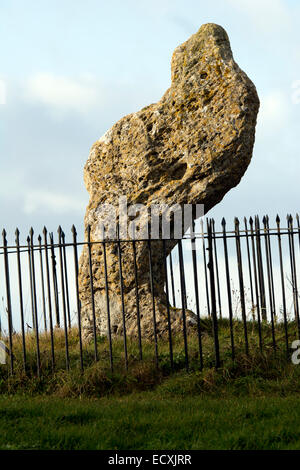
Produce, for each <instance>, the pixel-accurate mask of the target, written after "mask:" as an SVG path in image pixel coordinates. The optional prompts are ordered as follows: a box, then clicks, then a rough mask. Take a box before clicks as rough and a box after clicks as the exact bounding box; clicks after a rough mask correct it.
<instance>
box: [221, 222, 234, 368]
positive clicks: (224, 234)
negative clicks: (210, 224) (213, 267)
mask: <svg viewBox="0 0 300 470" xmlns="http://www.w3.org/2000/svg"><path fill="white" fill-rule="evenodd" d="M222 226H223V244H224V258H225V272H226V283H227V298H228V310H229V322H230V340H231V357H232V360H233V361H234V357H235V353H234V335H233V312H232V297H231V285H230V272H229V261H228V249H227V238H226V220H225V219H224V217H223V219H222Z"/></svg>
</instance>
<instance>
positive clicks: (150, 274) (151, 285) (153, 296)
mask: <svg viewBox="0 0 300 470" xmlns="http://www.w3.org/2000/svg"><path fill="white" fill-rule="evenodd" d="M148 233H149V235H148V240H147V245H148V257H149V281H150V289H151V295H152V314H153V333H154V346H155V364H156V367H157V368H158V344H157V326H156V311H155V294H154V279H153V266H152V247H151V239H150V233H151V232H150V230H148Z"/></svg>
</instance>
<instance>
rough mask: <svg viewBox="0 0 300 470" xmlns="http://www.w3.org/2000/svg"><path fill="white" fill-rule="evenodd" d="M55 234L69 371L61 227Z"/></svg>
mask: <svg viewBox="0 0 300 470" xmlns="http://www.w3.org/2000/svg"><path fill="white" fill-rule="evenodd" d="M57 233H58V250H59V251H58V252H59V264H60V281H61V293H62V304H63V318H64V333H65V353H66V369H67V370H69V369H70V357H69V339H68V324H67V312H66V297H65V286H64V266H63V255H62V228H61V226H59V227H58V230H57Z"/></svg>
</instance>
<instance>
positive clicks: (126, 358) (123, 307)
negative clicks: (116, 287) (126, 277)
mask: <svg viewBox="0 0 300 470" xmlns="http://www.w3.org/2000/svg"><path fill="white" fill-rule="evenodd" d="M117 248H118V260H119V278H120V293H121V304H122V320H123V339H124V357H125V369H126V370H128V353H127V336H126V319H125V302H124V285H123V270H122V250H121V241H120V226H119V223H118V224H117Z"/></svg>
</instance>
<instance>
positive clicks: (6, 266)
mask: <svg viewBox="0 0 300 470" xmlns="http://www.w3.org/2000/svg"><path fill="white" fill-rule="evenodd" d="M2 237H3V254H4V269H5V288H6V308H7V317H8V336H9V357H10V372H11V374H13V373H14V355H13V338H12V337H13V324H12V307H11V292H10V279H9V261H8V250H7V239H6V231H5V229H3V231H2Z"/></svg>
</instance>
